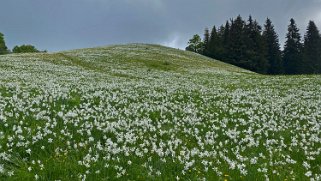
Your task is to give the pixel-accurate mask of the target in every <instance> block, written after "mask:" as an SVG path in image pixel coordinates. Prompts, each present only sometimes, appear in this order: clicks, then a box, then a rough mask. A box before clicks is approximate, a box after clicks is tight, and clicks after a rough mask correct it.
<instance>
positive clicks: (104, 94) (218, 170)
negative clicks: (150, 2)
mask: <svg viewBox="0 0 321 181" xmlns="http://www.w3.org/2000/svg"><path fill="white" fill-rule="evenodd" d="M0 72H1V76H0V180H35V179H39V180H82V179H85V180H176V179H180V180H202V179H206V180H266V179H267V178H269V179H270V180H285V179H286V180H309V179H311V178H314V179H315V180H320V177H321V167H320V164H321V157H320V152H321V150H320V148H321V141H320V138H321V133H320V131H319V128H320V121H319V120H320V119H321V94H319V91H320V90H321V79H320V76H319V75H301V76H265V75H259V74H256V73H253V72H250V71H246V70H243V69H240V68H238V67H235V66H232V65H229V64H226V63H223V62H220V61H217V60H213V59H209V58H206V57H204V56H201V55H197V54H194V53H191V52H185V51H181V50H177V49H173V48H168V47H163V46H159V45H149V44H128V45H115V46H108V47H98V48H89V49H80V50H72V51H64V52H57V53H48V54H19V55H14V54H12V55H5V56H0Z"/></svg>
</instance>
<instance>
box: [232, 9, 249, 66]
mask: <svg viewBox="0 0 321 181" xmlns="http://www.w3.org/2000/svg"><path fill="white" fill-rule="evenodd" d="M244 25H245V22H244V21H243V19H242V17H241V16H240V15H239V16H238V17H237V18H236V19H235V20H231V27H230V31H229V42H228V59H229V61H230V62H231V63H233V64H235V65H238V66H242V61H244V58H245V51H246V45H245V41H244V40H245V39H244ZM242 67H243V66H242Z"/></svg>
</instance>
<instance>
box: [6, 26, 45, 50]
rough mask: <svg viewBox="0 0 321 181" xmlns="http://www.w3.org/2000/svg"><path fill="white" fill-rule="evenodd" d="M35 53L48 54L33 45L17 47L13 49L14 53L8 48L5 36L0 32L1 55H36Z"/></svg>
mask: <svg viewBox="0 0 321 181" xmlns="http://www.w3.org/2000/svg"><path fill="white" fill-rule="evenodd" d="M35 52H46V51H39V50H38V49H37V48H36V47H34V46H33V45H21V46H15V47H14V48H13V49H12V51H10V50H9V49H8V47H7V46H6V43H5V40H4V35H3V34H2V33H1V32H0V55H4V54H9V53H35Z"/></svg>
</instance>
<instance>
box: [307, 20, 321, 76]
mask: <svg viewBox="0 0 321 181" xmlns="http://www.w3.org/2000/svg"><path fill="white" fill-rule="evenodd" d="M320 46H321V39H320V33H319V30H318V27H317V26H316V25H315V23H314V22H313V21H310V22H309V25H308V27H307V32H306V34H305V36H304V50H303V61H304V73H313V74H315V73H321V47H320Z"/></svg>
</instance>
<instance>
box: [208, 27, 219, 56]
mask: <svg viewBox="0 0 321 181" xmlns="http://www.w3.org/2000/svg"><path fill="white" fill-rule="evenodd" d="M219 44H220V42H219V37H218V34H217V29H216V27H215V26H213V29H212V31H211V36H210V44H209V50H210V57H212V58H215V59H219V58H220V57H219V55H218V46H219Z"/></svg>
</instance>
